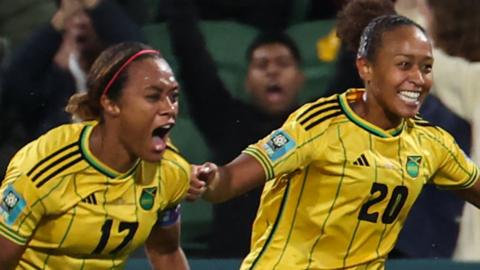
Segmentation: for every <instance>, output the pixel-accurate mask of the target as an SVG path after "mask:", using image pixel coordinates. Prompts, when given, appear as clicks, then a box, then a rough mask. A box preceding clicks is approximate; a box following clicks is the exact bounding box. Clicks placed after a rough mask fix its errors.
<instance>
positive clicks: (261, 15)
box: [156, 0, 294, 31]
mask: <svg viewBox="0 0 480 270" xmlns="http://www.w3.org/2000/svg"><path fill="white" fill-rule="evenodd" d="M159 1H160V8H159V9H158V10H159V12H158V16H157V18H156V21H165V20H167V18H168V14H167V12H168V11H167V10H166V9H165V8H163V5H164V3H163V2H164V1H163V0H159ZM166 1H169V0H166ZM193 2H194V4H195V5H196V7H197V12H198V16H199V19H201V20H235V21H238V22H241V23H245V24H249V25H252V26H254V27H256V28H258V29H260V30H261V31H282V30H284V29H285V28H286V27H287V26H288V23H289V20H290V16H291V9H292V6H293V3H294V0H194V1H193ZM167 5H168V4H167Z"/></svg>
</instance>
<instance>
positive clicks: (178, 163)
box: [161, 142, 190, 179]
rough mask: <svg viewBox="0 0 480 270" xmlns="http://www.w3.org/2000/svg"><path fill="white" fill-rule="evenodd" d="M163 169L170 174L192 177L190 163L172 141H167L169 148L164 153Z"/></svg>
mask: <svg viewBox="0 0 480 270" xmlns="http://www.w3.org/2000/svg"><path fill="white" fill-rule="evenodd" d="M161 170H163V171H164V172H168V173H170V174H172V173H173V174H175V175H177V176H182V178H183V177H185V178H186V179H189V177H190V163H189V162H188V161H187V160H186V159H185V158H184V157H183V156H182V155H181V154H180V151H179V150H178V149H177V147H176V146H175V145H173V144H172V143H171V142H168V143H167V149H166V150H165V153H164V154H163V158H162V164H161Z"/></svg>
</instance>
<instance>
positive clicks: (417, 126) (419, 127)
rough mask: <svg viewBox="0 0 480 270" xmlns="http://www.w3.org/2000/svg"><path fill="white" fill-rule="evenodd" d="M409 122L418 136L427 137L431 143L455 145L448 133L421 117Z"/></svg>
mask: <svg viewBox="0 0 480 270" xmlns="http://www.w3.org/2000/svg"><path fill="white" fill-rule="evenodd" d="M408 121H409V123H408V125H409V126H410V127H411V128H413V130H414V131H415V133H417V135H419V136H422V137H425V138H427V139H428V140H430V141H436V142H438V143H453V142H454V141H455V139H454V138H453V136H452V135H451V134H450V133H449V132H448V131H446V130H445V129H443V128H441V127H439V126H437V125H434V124H432V123H431V122H429V121H427V120H425V119H423V118H422V117H421V116H420V115H417V116H415V117H414V118H411V119H409V120H408Z"/></svg>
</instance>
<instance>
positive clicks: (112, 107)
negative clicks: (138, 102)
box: [100, 95, 120, 117]
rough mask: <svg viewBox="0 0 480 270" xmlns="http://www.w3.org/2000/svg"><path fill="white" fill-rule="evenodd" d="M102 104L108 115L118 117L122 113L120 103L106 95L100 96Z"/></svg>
mask: <svg viewBox="0 0 480 270" xmlns="http://www.w3.org/2000/svg"><path fill="white" fill-rule="evenodd" d="M100 105H102V108H103V111H104V113H105V114H106V115H110V116H112V117H116V116H118V115H119V114H120V107H119V106H118V104H117V103H115V102H114V101H113V100H111V99H109V98H108V97H107V96H105V95H102V96H101V97H100Z"/></svg>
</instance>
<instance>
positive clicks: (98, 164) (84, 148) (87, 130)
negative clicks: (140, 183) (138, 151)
mask: <svg viewBox="0 0 480 270" xmlns="http://www.w3.org/2000/svg"><path fill="white" fill-rule="evenodd" d="M93 128H94V126H92V125H86V126H85V127H84V128H83V130H82V132H81V135H80V150H81V152H82V154H83V157H84V158H85V160H86V161H87V162H88V163H89V164H90V165H92V167H94V168H95V169H96V170H97V171H99V172H101V173H102V174H104V175H106V176H108V177H110V178H126V177H128V176H130V175H131V174H132V173H133V172H134V171H135V169H136V168H137V166H138V164H139V163H140V159H137V161H136V162H135V164H134V165H133V166H132V168H130V169H129V170H128V171H127V172H126V173H121V172H118V171H116V170H115V169H112V168H110V167H109V166H108V165H106V164H105V163H103V162H102V161H100V160H99V159H97V158H96V157H95V156H94V155H93V153H92V152H91V151H90V148H89V145H90V144H89V139H90V136H91V135H92V131H93Z"/></svg>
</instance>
